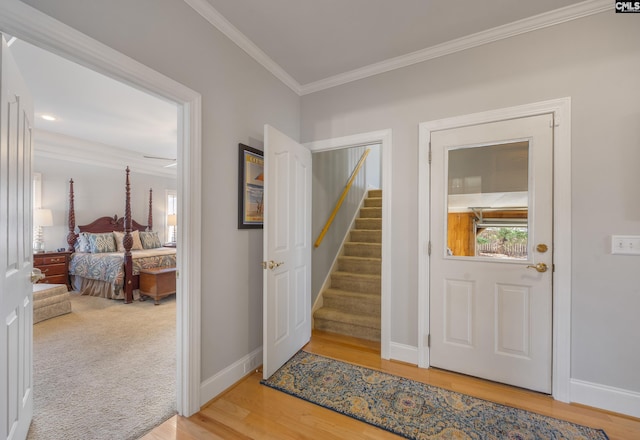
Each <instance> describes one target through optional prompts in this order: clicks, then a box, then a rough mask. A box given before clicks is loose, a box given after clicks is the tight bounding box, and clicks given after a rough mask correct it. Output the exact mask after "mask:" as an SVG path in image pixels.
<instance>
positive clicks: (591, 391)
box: [571, 379, 640, 417]
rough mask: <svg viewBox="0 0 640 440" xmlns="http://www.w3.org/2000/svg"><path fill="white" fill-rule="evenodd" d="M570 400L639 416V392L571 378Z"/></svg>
mask: <svg viewBox="0 0 640 440" xmlns="http://www.w3.org/2000/svg"><path fill="white" fill-rule="evenodd" d="M571 401H572V402H575V403H580V404H582V405H588V406H593V407H594V408H600V409H604V410H607V411H613V412H616V413H620V414H626V415H628V416H632V417H640V393H638V392H635V391H629V390H624V389H621V388H615V387H610V386H607V385H600V384H597V383H591V382H585V381H582V380H578V379H571Z"/></svg>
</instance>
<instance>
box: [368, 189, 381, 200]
mask: <svg viewBox="0 0 640 440" xmlns="http://www.w3.org/2000/svg"><path fill="white" fill-rule="evenodd" d="M367 197H372V198H373V197H375V198H382V190H381V189H370V190H369V191H368V192H367Z"/></svg>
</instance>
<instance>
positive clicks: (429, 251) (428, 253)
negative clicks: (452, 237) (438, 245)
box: [427, 242, 431, 256]
mask: <svg viewBox="0 0 640 440" xmlns="http://www.w3.org/2000/svg"><path fill="white" fill-rule="evenodd" d="M427 255H429V256H431V242H429V244H427Z"/></svg>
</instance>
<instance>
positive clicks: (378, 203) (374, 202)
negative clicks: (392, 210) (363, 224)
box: [364, 198, 382, 208]
mask: <svg viewBox="0 0 640 440" xmlns="http://www.w3.org/2000/svg"><path fill="white" fill-rule="evenodd" d="M364 206H365V207H366V208H381V207H382V199H378V198H375V199H372V198H369V199H364Z"/></svg>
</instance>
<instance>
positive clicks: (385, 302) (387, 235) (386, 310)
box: [305, 130, 408, 360]
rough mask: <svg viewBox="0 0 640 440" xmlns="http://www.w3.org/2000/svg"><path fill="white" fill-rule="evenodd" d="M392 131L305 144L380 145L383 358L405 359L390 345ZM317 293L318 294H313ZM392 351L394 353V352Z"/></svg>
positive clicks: (319, 147) (317, 148)
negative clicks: (382, 196)
mask: <svg viewBox="0 0 640 440" xmlns="http://www.w3.org/2000/svg"><path fill="white" fill-rule="evenodd" d="M391 134H392V133H391V130H381V131H376V132H369V133H361V134H357V135H352V136H345V137H340V138H333V139H326V140H321V141H315V142H309V143H307V144H305V146H306V147H307V148H309V149H310V150H311V152H312V153H319V152H327V151H331V150H344V149H348V148H353V147H362V146H365V145H380V151H381V154H380V157H381V163H380V170H381V171H380V182H381V185H380V186H381V189H382V193H383V194H384V203H383V204H382V225H383V226H382V263H381V305H380V307H381V312H380V324H381V325H380V356H381V357H382V358H383V359H389V358H390V356H392V357H393V358H394V359H398V360H406V359H407V358H408V356H407V353H404V352H403V351H402V349H398V350H393V347H392V344H391V339H390V337H391V327H390V326H391V212H392V211H391V206H392V204H393V200H392V193H391V146H392V135H391ZM314 293H315V292H314ZM392 350H393V353H392Z"/></svg>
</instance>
